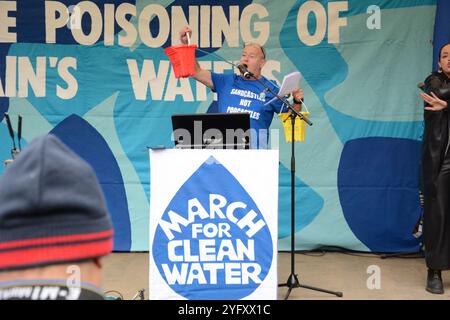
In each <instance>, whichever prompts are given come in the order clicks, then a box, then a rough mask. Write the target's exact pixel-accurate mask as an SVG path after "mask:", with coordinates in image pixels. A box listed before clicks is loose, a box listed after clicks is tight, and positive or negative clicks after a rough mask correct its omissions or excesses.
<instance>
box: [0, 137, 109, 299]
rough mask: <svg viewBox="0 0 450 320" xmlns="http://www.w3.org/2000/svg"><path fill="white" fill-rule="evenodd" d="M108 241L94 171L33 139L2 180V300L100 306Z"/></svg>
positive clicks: (54, 144) (54, 143)
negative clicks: (97, 302)
mask: <svg viewBox="0 0 450 320" xmlns="http://www.w3.org/2000/svg"><path fill="white" fill-rule="evenodd" d="M112 237H113V228H112V223H111V219H110V216H109V213H108V211H107V209H106V204H105V200H104V197H103V194H102V191H101V189H100V186H99V183H98V181H97V178H96V176H95V174H94V172H93V170H92V168H91V167H90V166H89V165H88V164H87V163H86V162H85V161H84V160H82V159H81V158H80V157H78V156H77V155H76V154H75V153H73V152H72V151H71V150H70V149H69V148H67V147H66V146H65V145H64V144H63V143H62V142H61V141H60V140H58V138H56V137H55V136H53V135H46V136H44V137H40V138H37V139H36V140H34V141H33V142H31V143H30V144H29V145H28V146H27V147H26V148H25V149H24V150H23V151H22V152H21V153H20V154H19V155H18V156H17V158H16V159H15V161H14V162H13V163H11V164H10V165H9V166H8V167H7V169H6V170H5V172H4V174H3V175H2V176H1V177H0V300H84V299H89V300H96V299H103V292H102V290H101V289H100V288H101V281H102V264H101V261H100V259H101V257H103V256H105V255H107V254H109V253H110V252H111V250H112V246H113V238H112Z"/></svg>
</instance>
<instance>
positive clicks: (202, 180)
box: [152, 157, 276, 300]
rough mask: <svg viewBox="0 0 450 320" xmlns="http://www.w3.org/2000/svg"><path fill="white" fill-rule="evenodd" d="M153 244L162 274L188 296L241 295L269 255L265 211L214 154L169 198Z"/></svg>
mask: <svg viewBox="0 0 450 320" xmlns="http://www.w3.org/2000/svg"><path fill="white" fill-rule="evenodd" d="M268 214H276V213H275V212H273V213H268ZM152 250H153V257H154V260H155V263H156V265H157V268H158V270H159V273H160V274H161V276H162V277H163V279H164V280H165V281H166V283H167V284H168V285H169V286H170V287H171V288H172V289H173V290H174V291H175V292H177V293H178V294H179V295H181V296H183V297H185V298H187V299H233V300H234V299H242V298H245V297H247V296H248V295H250V294H251V293H252V292H254V291H255V290H256V289H257V288H258V287H259V286H260V285H261V283H262V282H263V281H264V279H265V278H266V276H267V274H268V273H269V270H270V267H271V265H272V259H273V245H272V237H271V234H270V231H269V228H268V226H267V223H266V221H265V220H264V216H263V215H262V213H261V212H260V211H259V209H258V207H257V206H256V204H255V203H254V201H253V199H252V198H251V197H250V196H249V194H248V193H247V192H246V190H245V189H244V188H243V187H242V185H241V184H240V183H239V181H238V180H237V179H236V178H235V177H234V176H233V175H232V174H231V173H230V172H229V171H228V170H227V169H226V168H225V167H224V166H223V165H222V164H220V163H219V162H218V161H217V160H216V159H215V158H214V157H210V158H209V159H208V160H207V161H205V162H204V163H203V164H202V165H201V166H200V167H199V168H198V169H197V171H196V172H194V174H193V175H192V176H191V177H190V178H189V179H188V180H187V181H186V182H185V183H184V184H183V185H182V187H181V188H180V190H179V191H178V192H177V193H176V195H175V196H174V198H173V199H172V200H171V201H170V203H169V205H168V207H167V208H166V209H165V211H164V213H163V216H162V218H161V220H160V222H159V224H158V226H157V227H156V232H155V237H154V239H153V248H152Z"/></svg>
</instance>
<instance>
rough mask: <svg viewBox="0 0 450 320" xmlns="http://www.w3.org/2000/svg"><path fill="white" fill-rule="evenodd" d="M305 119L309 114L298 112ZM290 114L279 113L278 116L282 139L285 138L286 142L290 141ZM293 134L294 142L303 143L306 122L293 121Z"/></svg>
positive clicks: (298, 119)
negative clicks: (281, 127)
mask: <svg viewBox="0 0 450 320" xmlns="http://www.w3.org/2000/svg"><path fill="white" fill-rule="evenodd" d="M300 113H301V114H302V115H304V116H305V117H308V116H309V112H307V111H302V112H300ZM290 115H291V114H290V113H288V112H286V113H280V114H278V116H279V117H280V120H281V123H282V124H283V127H284V137H285V138H286V142H291V141H292V124H291V118H290ZM294 130H295V131H294V134H295V141H301V142H302V141H305V133H306V122H305V121H303V120H301V119H300V118H298V117H297V118H296V119H295V128H294Z"/></svg>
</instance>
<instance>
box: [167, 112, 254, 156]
mask: <svg viewBox="0 0 450 320" xmlns="http://www.w3.org/2000/svg"><path fill="white" fill-rule="evenodd" d="M172 128H173V138H174V142H175V147H176V148H184V149H206V148H208V149H249V148H250V115H249V114H248V113H196V114H175V115H173V116H172Z"/></svg>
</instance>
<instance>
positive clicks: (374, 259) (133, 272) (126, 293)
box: [103, 252, 450, 300]
mask: <svg viewBox="0 0 450 320" xmlns="http://www.w3.org/2000/svg"><path fill="white" fill-rule="evenodd" d="M295 261H296V273H297V274H298V275H299V281H300V283H301V284H306V285H309V286H313V287H319V288H323V289H328V290H332V291H341V292H343V294H344V296H343V297H342V298H338V297H336V296H333V295H330V294H327V293H322V292H317V291H313V290H308V289H305V288H296V289H294V290H292V293H291V295H290V299H291V300H303V299H316V300H329V299H355V300H360V299H370V300H372V299H377V300H380V299H388V300H399V299H401V300H410V299H419V300H422V299H446V300H448V299H449V298H450V271H445V272H443V274H442V276H443V281H444V288H445V290H446V292H445V293H444V294H443V295H434V294H430V293H428V292H426V291H425V282H426V266H425V260H424V259H423V258H395V257H390V258H387V259H381V258H380V257H379V256H377V255H372V254H355V255H354V254H353V253H352V254H350V253H336V252H327V253H325V254H321V253H307V254H303V253H297V254H296V255H295ZM103 263H104V267H105V270H104V271H105V272H104V279H103V288H104V290H105V291H108V290H116V291H119V292H120V293H121V294H122V295H123V298H124V299H126V300H130V299H132V298H133V297H134V296H135V294H136V293H137V292H138V290H140V289H145V297H146V298H147V299H148V293H149V292H148V272H149V271H148V270H149V267H148V266H149V262H148V253H114V254H111V255H110V256H108V257H106V258H105V259H104V261H103ZM378 268H379V270H380V274H381V277H380V282H379V284H380V289H377V288H373V289H369V288H368V285H367V282H368V279H369V278H370V277H371V276H372V278H371V279H373V270H376V269H378ZM289 274H290V254H289V253H284V252H283V253H279V254H278V282H279V283H285V282H286V281H287V278H288V276H289ZM369 282H370V283H371V284H372V285H376V282H374V281H369ZM286 292H287V288H279V289H278V299H283V298H284V296H285V294H286ZM111 295H115V296H117V294H111Z"/></svg>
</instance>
